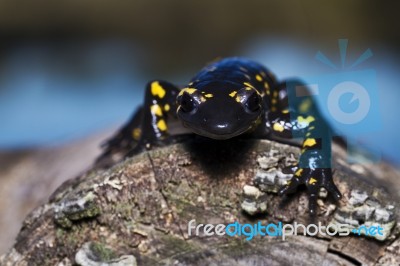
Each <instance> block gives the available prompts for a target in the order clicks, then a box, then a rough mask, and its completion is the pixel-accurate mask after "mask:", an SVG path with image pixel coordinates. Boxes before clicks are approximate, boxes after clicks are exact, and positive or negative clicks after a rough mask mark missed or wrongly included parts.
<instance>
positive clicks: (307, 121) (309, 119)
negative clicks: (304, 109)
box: [297, 115, 315, 124]
mask: <svg viewBox="0 0 400 266" xmlns="http://www.w3.org/2000/svg"><path fill="white" fill-rule="evenodd" d="M297 120H298V121H299V123H307V124H310V123H311V122H313V121H315V118H314V117H313V116H311V115H309V116H307V117H306V118H304V117H302V116H298V117H297Z"/></svg>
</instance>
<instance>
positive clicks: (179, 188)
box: [0, 141, 400, 265]
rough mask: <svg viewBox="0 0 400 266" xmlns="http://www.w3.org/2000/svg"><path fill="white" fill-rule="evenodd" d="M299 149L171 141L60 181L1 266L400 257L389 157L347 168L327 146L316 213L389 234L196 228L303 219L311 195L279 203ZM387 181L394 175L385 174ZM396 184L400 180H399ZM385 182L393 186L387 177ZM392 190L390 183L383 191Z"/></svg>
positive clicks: (388, 260) (324, 219)
mask: <svg viewBox="0 0 400 266" xmlns="http://www.w3.org/2000/svg"><path fill="white" fill-rule="evenodd" d="M298 154H299V149H298V148H296V147H291V146H287V145H283V144H279V143H276V142H270V141H254V142H253V141H237V142H236V143H231V142H224V143H222V144H221V142H218V143H216V142H209V143H202V142H197V141H192V142H188V143H184V144H176V145H172V146H168V147H165V148H161V149H156V150H153V151H150V152H146V153H143V154H141V155H138V156H136V157H134V158H131V159H128V160H125V161H124V162H122V163H120V164H117V165H115V166H114V167H112V168H110V169H92V170H89V171H88V172H86V173H85V174H83V175H81V176H79V177H77V178H75V179H71V180H69V181H67V182H66V183H64V184H63V185H62V186H61V187H59V188H58V189H57V191H56V192H54V193H53V195H52V197H51V198H50V200H49V202H47V203H46V204H44V205H42V206H41V207H39V208H37V209H36V210H34V211H33V212H32V213H31V214H30V215H29V216H28V217H27V219H26V220H25V221H24V224H23V228H22V229H21V231H20V233H19V235H18V237H17V241H16V244H15V245H14V247H13V248H12V249H11V250H10V251H9V252H8V253H7V254H4V255H3V256H2V257H1V258H0V264H1V265H15V264H17V265H75V264H78V265H136V264H138V265H163V264H177V265H209V264H211V265H288V264H293V265H322V264H323V265H360V264H366V265H375V264H378V265H379V264H392V265H393V264H395V263H398V261H399V258H400V248H399V247H400V239H399V230H398V228H399V226H398V221H399V220H398V213H399V206H398V202H399V201H398V188H399V186H398V182H399V180H400V174H399V172H397V171H396V170H395V169H393V168H392V167H390V166H388V165H386V164H385V163H379V164H362V165H361V164H349V163H347V160H346V152H345V151H344V150H343V149H342V148H340V147H338V146H335V147H334V168H335V169H336V171H335V174H334V179H335V182H336V184H337V185H338V188H339V189H340V190H341V192H342V193H343V196H344V197H343V199H342V200H341V201H340V202H338V203H337V204H335V203H334V202H333V201H332V200H331V199H330V198H329V197H327V198H324V197H325V196H326V195H324V193H321V197H322V199H321V200H319V205H320V206H319V210H318V215H317V218H316V221H320V222H321V223H322V224H323V225H328V224H329V223H343V224H347V225H348V227H349V228H350V229H351V228H354V227H358V226H360V225H368V226H371V225H374V224H380V225H381V226H382V227H383V228H384V230H385V234H384V236H383V237H380V238H379V237H378V239H377V238H373V237H366V236H358V235H350V236H345V237H340V236H322V235H317V236H314V237H305V236H289V237H287V239H285V240H283V239H282V238H281V237H260V236H257V237H255V238H253V239H252V240H250V241H247V240H246V239H245V236H235V237H229V236H227V235H225V236H215V235H214V236H205V235H204V234H201V235H199V236H194V235H193V234H194V230H192V235H189V234H188V222H189V221H191V220H193V219H194V220H195V221H196V224H200V223H203V224H204V223H211V224H219V223H223V224H228V223H232V222H235V221H239V222H240V223H252V224H253V223H257V222H258V221H261V222H262V223H263V224H266V223H268V222H273V223H277V222H279V221H281V222H283V223H293V222H297V223H305V224H307V223H308V222H310V217H309V215H308V212H307V205H308V200H307V197H306V193H304V192H299V193H297V194H295V195H294V196H293V197H289V198H285V199H282V198H281V197H278V196H277V195H276V193H275V191H276V189H277V188H278V187H279V186H280V185H281V183H283V182H285V180H287V179H288V178H290V176H291V175H289V174H286V173H284V172H282V169H283V168H285V167H286V166H288V165H291V164H292V163H293V162H295V161H296V158H297V157H298ZM391 180H393V182H392V181H391ZM396 182H397V183H396ZM387 184H390V185H387ZM390 188H392V189H390Z"/></svg>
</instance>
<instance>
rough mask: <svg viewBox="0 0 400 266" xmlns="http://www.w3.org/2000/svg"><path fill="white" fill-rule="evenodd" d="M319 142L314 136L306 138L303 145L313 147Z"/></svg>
mask: <svg viewBox="0 0 400 266" xmlns="http://www.w3.org/2000/svg"><path fill="white" fill-rule="evenodd" d="M315 144H317V141H316V140H315V139H313V138H309V139H306V140H305V141H304V143H303V147H312V146H314V145H315Z"/></svg>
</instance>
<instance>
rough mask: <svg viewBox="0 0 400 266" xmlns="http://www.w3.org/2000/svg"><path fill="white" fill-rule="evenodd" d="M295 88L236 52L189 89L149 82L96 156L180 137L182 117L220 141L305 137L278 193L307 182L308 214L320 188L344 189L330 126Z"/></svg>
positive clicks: (198, 77) (184, 122)
mask: <svg viewBox="0 0 400 266" xmlns="http://www.w3.org/2000/svg"><path fill="white" fill-rule="evenodd" d="M296 86H303V84H302V83H301V82H299V81H296V80H289V81H283V82H277V81H276V79H275V77H274V76H273V74H272V73H271V72H270V71H269V70H268V69H266V68H265V67H263V66H262V65H260V64H258V63H256V62H253V61H250V60H247V59H244V58H236V57H234V58H225V59H222V60H220V61H216V62H213V63H211V64H209V65H207V66H206V67H205V68H203V69H202V70H201V71H200V72H199V73H198V74H197V75H196V76H194V77H193V78H192V79H191V81H190V82H189V83H188V85H187V86H186V87H184V88H178V87H176V86H175V85H173V84H171V83H169V82H165V81H152V82H149V83H148V85H147V89H146V95H145V100H144V104H143V106H142V107H140V108H139V110H138V111H137V112H136V113H135V114H134V116H133V117H132V119H131V120H130V121H129V122H128V123H127V124H126V125H125V126H124V127H123V128H122V129H121V130H120V131H119V132H118V133H117V134H116V135H115V136H114V137H113V138H112V139H111V140H109V141H108V142H107V143H106V149H105V152H104V154H103V155H102V156H101V157H100V158H99V160H98V162H101V161H103V160H104V159H105V158H108V157H110V156H112V154H113V153H115V152H116V151H120V150H126V151H128V153H127V155H126V156H132V155H135V154H137V153H140V152H142V151H145V150H148V149H151V148H153V147H155V146H163V145H166V144H169V143H171V142H176V141H177V140H179V135H178V136H176V135H171V134H169V131H168V124H169V123H170V122H171V121H172V120H179V121H180V122H181V124H182V125H183V126H184V127H185V128H187V129H189V130H190V131H191V132H193V133H195V134H198V135H202V136H205V137H208V138H212V139H219V140H221V141H223V140H225V139H229V138H232V137H236V136H239V135H243V136H244V135H246V137H248V136H252V137H255V138H265V139H274V138H276V137H278V138H280V139H281V140H282V139H291V138H293V137H296V138H298V137H302V138H303V139H304V140H303V145H302V151H301V156H300V159H299V164H298V165H296V166H294V167H293V169H294V171H295V173H294V175H293V178H292V179H291V181H290V182H288V183H287V184H286V185H285V186H283V187H282V188H281V190H280V194H288V193H293V192H295V191H296V190H297V187H298V186H299V185H300V184H304V185H306V187H307V190H308V194H309V198H310V201H309V202H310V203H309V204H310V206H309V208H310V212H311V213H315V210H316V200H317V195H318V192H319V190H320V188H321V187H324V188H325V189H327V190H328V191H329V192H330V193H332V195H333V196H334V197H335V198H336V199H339V198H340V197H341V194H340V192H339V190H338V189H337V187H336V186H335V184H334V183H333V180H332V170H331V129H330V127H329V125H328V124H327V123H326V121H325V120H324V119H323V117H322V116H321V115H320V113H319V111H318V110H317V108H316V106H315V104H314V101H313V100H312V98H311V97H310V96H306V97H299V98H298V99H297V98H296V97H293V95H294V94H293V89H294V88H295V87H296ZM289 97H291V98H290V104H289ZM292 99H294V100H292ZM138 132H139V133H138ZM126 156H125V157H126Z"/></svg>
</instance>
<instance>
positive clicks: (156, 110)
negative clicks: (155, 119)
mask: <svg viewBox="0 0 400 266" xmlns="http://www.w3.org/2000/svg"><path fill="white" fill-rule="evenodd" d="M150 112H151V113H152V114H153V115H156V116H162V115H163V114H162V110H161V107H160V106H159V105H158V104H154V105H152V106H151V107H150Z"/></svg>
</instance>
